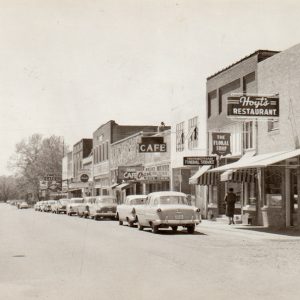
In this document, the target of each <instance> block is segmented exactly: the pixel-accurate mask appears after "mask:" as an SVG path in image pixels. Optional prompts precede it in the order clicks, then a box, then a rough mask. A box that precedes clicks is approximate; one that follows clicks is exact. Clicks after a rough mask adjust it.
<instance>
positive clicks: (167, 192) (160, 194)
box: [148, 191, 186, 197]
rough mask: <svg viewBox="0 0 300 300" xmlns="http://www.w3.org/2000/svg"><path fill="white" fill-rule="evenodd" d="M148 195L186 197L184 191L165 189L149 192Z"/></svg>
mask: <svg viewBox="0 0 300 300" xmlns="http://www.w3.org/2000/svg"><path fill="white" fill-rule="evenodd" d="M148 196H149V197H150V196H158V197H160V196H182V197H186V194H184V193H181V192H173V191H165V192H153V193H150V194H149V195H148Z"/></svg>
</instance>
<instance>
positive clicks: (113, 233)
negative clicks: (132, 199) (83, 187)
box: [0, 204, 300, 300]
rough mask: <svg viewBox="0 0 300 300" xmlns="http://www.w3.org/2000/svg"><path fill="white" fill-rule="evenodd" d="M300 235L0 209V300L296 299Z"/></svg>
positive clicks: (299, 295) (299, 286)
mask: <svg viewBox="0 0 300 300" xmlns="http://www.w3.org/2000/svg"><path fill="white" fill-rule="evenodd" d="M299 275H300V236H299V235H298V234H295V235H293V236H288V235H278V234H271V233H264V232H257V231H252V230H245V229H238V228H237V226H228V225H225V224H216V223H212V222H208V221H204V222H203V223H202V224H200V225H199V226H197V229H196V232H195V234H193V235H190V234H187V233H186V232H178V233H175V234H174V233H172V232H171V231H166V230H164V231H162V233H160V234H153V233H151V232H150V231H149V230H145V231H143V232H142V231H139V230H137V228H129V227H127V226H119V225H118V223H117V222H116V221H94V220H88V219H81V218H78V217H74V216H73V217H68V216H66V215H54V214H48V213H41V212H35V211H34V210H33V209H28V210H18V209H16V207H13V206H9V205H7V204H0V299H5V300H10V299H22V300H23V299H72V300H73V299H80V300H81V299H101V300H105V299H118V300H119V299H131V300H135V299H142V300H143V299H155V300H156V299H188V300H192V299H197V300H199V299H226V300H228V299H230V300H233V299H251V300H252V299H263V300H268V299H270V300H271V299H272V300H274V299H280V300H282V299H289V300H292V299H297V300H298V299H299V298H300V284H299V279H300V276H299Z"/></svg>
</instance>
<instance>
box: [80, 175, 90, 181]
mask: <svg viewBox="0 0 300 300" xmlns="http://www.w3.org/2000/svg"><path fill="white" fill-rule="evenodd" d="M89 178H90V177H89V175H88V174H81V175H80V181H81V182H88V181H89Z"/></svg>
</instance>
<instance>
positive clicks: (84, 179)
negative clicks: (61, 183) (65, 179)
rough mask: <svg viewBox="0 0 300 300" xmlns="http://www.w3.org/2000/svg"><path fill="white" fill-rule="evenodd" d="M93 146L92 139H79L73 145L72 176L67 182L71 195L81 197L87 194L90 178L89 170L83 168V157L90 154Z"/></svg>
mask: <svg viewBox="0 0 300 300" xmlns="http://www.w3.org/2000/svg"><path fill="white" fill-rule="evenodd" d="M92 146H93V140H92V139H86V138H84V139H81V140H80V141H79V142H77V143H76V144H75V145H74V146H73V151H72V152H73V161H72V165H73V178H72V182H71V183H70V184H69V190H68V191H69V194H70V196H71V197H82V196H85V195H86V193H87V194H89V180H90V178H92V176H91V170H89V169H87V168H84V165H83V161H84V159H86V158H88V157H89V156H91V152H92Z"/></svg>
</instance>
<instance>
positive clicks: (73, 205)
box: [66, 198, 83, 216]
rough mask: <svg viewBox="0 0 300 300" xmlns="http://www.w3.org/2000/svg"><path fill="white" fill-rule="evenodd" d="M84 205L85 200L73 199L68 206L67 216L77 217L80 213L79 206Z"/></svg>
mask: <svg viewBox="0 0 300 300" xmlns="http://www.w3.org/2000/svg"><path fill="white" fill-rule="evenodd" d="M82 203H83V198H71V199H70V201H69V203H68V204H67V205H66V209H67V215H68V216H72V215H77V213H78V210H77V208H78V206H80V205H81V204H82Z"/></svg>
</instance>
